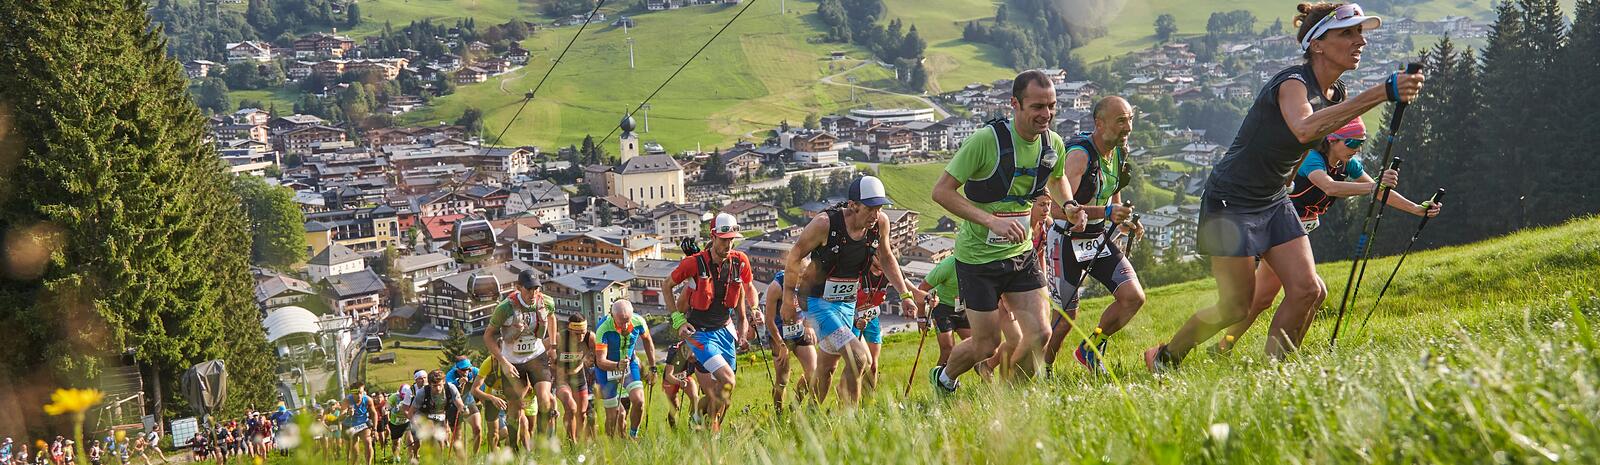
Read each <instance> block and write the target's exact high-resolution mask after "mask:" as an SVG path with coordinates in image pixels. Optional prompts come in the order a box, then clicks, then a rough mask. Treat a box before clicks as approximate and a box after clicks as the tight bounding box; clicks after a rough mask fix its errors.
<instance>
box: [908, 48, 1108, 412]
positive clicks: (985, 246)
mask: <svg viewBox="0 0 1600 465" xmlns="http://www.w3.org/2000/svg"><path fill="white" fill-rule="evenodd" d="M1055 105H1056V98H1055V88H1054V87H1053V86H1052V85H1051V82H1050V78H1049V77H1047V76H1045V74H1044V73H1042V72H1040V71H1037V70H1030V71H1025V72H1023V73H1022V74H1019V75H1017V78H1016V79H1015V80H1014V81H1013V84H1012V86H1011V108H1012V112H1013V114H1015V115H1016V118H1015V121H1016V122H1015V123H1013V122H1010V121H1007V120H996V121H993V122H991V123H990V124H989V125H987V126H986V127H984V128H982V129H979V130H978V131H977V132H975V133H973V135H972V136H971V137H969V138H967V140H966V141H964V142H962V144H961V148H960V150H958V151H957V152H956V156H955V158H954V159H953V160H951V161H950V163H949V164H948V165H946V166H945V172H944V174H943V175H941V176H940V177H939V181H938V183H937V184H935V185H934V188H933V200H934V201H936V202H938V203H939V204H940V205H942V206H944V208H945V209H946V210H949V211H950V212H951V213H954V214H956V216H959V217H961V218H962V219H964V220H965V222H964V223H963V224H962V226H961V228H960V232H958V233H957V234H956V250H955V258H956V265H955V266H956V275H957V280H956V281H957V283H958V284H959V285H960V286H961V288H960V297H961V301H962V303H964V304H965V305H966V308H967V309H968V310H969V311H968V312H967V318H968V321H969V323H971V325H972V337H971V338H970V339H967V340H964V341H961V343H960V344H958V345H956V346H955V348H954V349H952V351H951V353H950V357H949V360H948V363H947V364H946V365H945V366H942V367H941V366H936V367H934V368H933V372H932V373H931V374H930V376H929V379H930V382H932V383H933V384H934V385H935V387H937V389H936V391H938V392H941V393H951V392H955V390H956V387H957V386H958V384H957V383H956V378H958V377H960V376H961V375H962V374H963V373H966V372H967V371H968V370H971V369H972V368H973V367H974V366H975V365H977V364H978V362H979V361H980V360H983V359H985V358H988V357H990V356H991V355H990V354H992V353H993V352H994V350H995V349H997V348H999V346H1000V342H1001V340H1000V339H1001V332H1002V328H1003V325H1004V323H1005V321H1004V320H1003V319H1002V318H1003V315H1001V314H1000V313H999V312H996V310H998V309H999V308H1000V304H1001V302H1002V301H1004V302H1005V304H1006V308H1008V309H1010V310H1011V312H1012V314H1013V316H1014V317H1015V321H1016V322H1017V325H1018V327H1019V329H1020V333H1021V334H1020V335H1019V336H1020V340H1019V341H1018V344H1017V347H1016V349H1015V351H1014V352H1013V354H1011V357H1009V358H1010V360H1009V362H1010V363H1011V364H1014V365H1016V366H1017V368H1019V370H1018V373H1017V374H1018V375H1020V376H1031V375H1032V374H1034V373H1035V372H1036V371H1037V370H1038V367H1039V366H1040V362H1041V361H1042V360H1041V358H1040V357H1039V353H1040V352H1041V351H1042V350H1043V349H1044V343H1045V339H1046V337H1047V336H1048V335H1047V332H1048V329H1049V322H1048V320H1047V317H1046V315H1045V311H1046V310H1045V307H1046V298H1045V295H1044V293H1043V292H1042V291H1040V289H1042V288H1043V287H1044V285H1045V283H1044V276H1043V274H1042V273H1040V270H1039V263H1038V260H1037V257H1036V256H1035V254H1034V253H1031V252H1032V248H1033V244H1032V242H1031V241H1030V236H1031V235H1032V234H1031V229H1030V224H1029V220H1030V213H1031V210H1032V206H1033V202H1034V199H1036V198H1038V197H1039V196H1041V195H1043V194H1044V193H1045V192H1046V190H1048V191H1049V192H1050V193H1051V197H1052V198H1059V199H1064V198H1067V197H1065V194H1064V193H1065V192H1068V188H1069V186H1068V184H1067V182H1066V179H1065V178H1064V177H1056V176H1040V174H1041V173H1051V172H1054V170H1055V169H1056V165H1057V163H1056V162H1057V153H1059V152H1058V150H1059V149H1060V148H1062V147H1064V146H1063V144H1062V140H1061V136H1059V135H1056V134H1055V133H1054V132H1052V131H1050V126H1051V125H1052V124H1054V118H1055ZM963 185H964V186H965V189H963V190H964V191H965V195H962V194H961V193H957V192H956V189H958V188H962V186H963ZM1063 213H1065V214H1066V216H1068V217H1070V218H1074V219H1077V220H1078V221H1075V222H1074V223H1075V224H1082V223H1084V222H1085V221H1084V218H1086V217H1085V216H1084V215H1085V214H1084V212H1083V209H1081V208H1078V207H1077V206H1075V205H1069V206H1067V207H1066V208H1065V209H1064V210H1063Z"/></svg>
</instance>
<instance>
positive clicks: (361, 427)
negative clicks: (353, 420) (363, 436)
mask: <svg viewBox="0 0 1600 465" xmlns="http://www.w3.org/2000/svg"><path fill="white" fill-rule="evenodd" d="M366 430H367V425H356V426H352V427H350V428H349V429H346V430H344V432H345V434H349V435H355V434H356V433H360V432H362V431H366Z"/></svg>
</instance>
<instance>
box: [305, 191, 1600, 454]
mask: <svg viewBox="0 0 1600 465" xmlns="http://www.w3.org/2000/svg"><path fill="white" fill-rule="evenodd" d="M1594 237H1600V217H1589V218H1584V219H1578V220H1574V221H1573V222H1571V223H1569V224H1566V225H1563V226H1559V227H1552V228H1543V229H1535V230H1528V231H1524V232H1520V233H1517V234H1513V235H1510V236H1507V237H1503V238H1498V239H1494V240H1490V241H1485V242H1482V243H1478V244H1471V245H1466V246H1459V247H1448V248H1443V249H1438V250H1432V251H1427V252H1420V253H1417V254H1414V255H1413V256H1412V257H1411V258H1410V259H1409V260H1408V266H1407V268H1406V269H1405V270H1404V274H1403V275H1402V276H1401V277H1400V278H1399V279H1397V281H1396V283H1395V286H1394V287H1393V288H1392V289H1390V293H1389V295H1388V297H1387V300H1386V301H1385V302H1386V303H1387V305H1385V307H1384V308H1383V311H1381V312H1379V313H1378V314H1377V315H1376V316H1374V318H1373V320H1372V325H1371V327H1370V328H1369V330H1368V331H1367V332H1365V333H1361V334H1355V332H1354V331H1352V332H1351V333H1349V336H1350V337H1347V338H1346V339H1344V341H1343V343H1342V344H1341V345H1340V346H1339V349H1338V350H1337V351H1333V350H1329V349H1328V347H1327V345H1326V343H1325V342H1324V341H1326V340H1327V336H1328V331H1329V329H1330V327H1331V325H1330V324H1329V321H1330V320H1331V316H1332V315H1331V312H1324V313H1323V315H1322V316H1323V318H1321V319H1320V320H1318V321H1317V322H1316V323H1315V324H1314V325H1313V327H1312V331H1311V334H1310V335H1309V336H1308V338H1307V339H1306V341H1307V347H1306V348H1305V349H1304V350H1302V351H1301V352H1300V354H1299V355H1297V356H1296V358H1294V359H1292V360H1290V361H1287V362H1282V363H1278V362H1271V361H1267V360H1265V359H1264V357H1263V356H1262V355H1261V353H1260V348H1261V346H1262V344H1263V338H1262V336H1261V333H1262V331H1260V330H1257V331H1255V332H1252V333H1250V334H1248V335H1246V337H1245V338H1244V340H1242V341H1240V343H1239V347H1240V350H1239V352H1240V353H1237V354H1235V355H1233V356H1230V357H1218V356H1211V355H1208V354H1206V353H1204V351H1196V352H1195V353H1193V354H1192V355H1191V356H1190V358H1189V359H1188V360H1187V361H1186V362H1185V365H1184V367H1183V368H1182V370H1180V371H1179V372H1177V373H1175V374H1171V375H1165V376H1160V377H1156V376H1152V375H1150V374H1148V373H1147V372H1146V371H1145V370H1144V367H1143V363H1142V361H1141V359H1140V358H1139V352H1140V350H1141V349H1143V348H1145V347H1148V346H1151V345H1154V344H1156V343H1157V342H1159V341H1160V340H1161V338H1165V337H1167V336H1168V335H1169V334H1171V332H1172V331H1173V330H1174V329H1175V328H1176V327H1177V326H1178V325H1180V324H1181V323H1182V322H1183V321H1184V319H1186V318H1188V317H1189V316H1190V315H1191V314H1192V313H1193V312H1194V310H1195V309H1196V308H1197V307H1199V306H1202V305H1208V304H1210V303H1211V302H1213V301H1214V299H1215V291H1214V289H1213V283H1212V282H1210V281H1209V280H1202V281H1194V282H1189V283H1183V284H1177V285H1172V286H1164V287H1160V288H1156V289H1150V290H1148V295H1149V303H1148V304H1146V306H1145V308H1144V309H1143V310H1142V311H1141V313H1140V314H1139V316H1138V317H1137V318H1136V319H1135V320H1134V321H1133V323H1132V324H1131V325H1130V326H1129V327H1128V328H1127V329H1126V330H1125V331H1123V332H1122V333H1119V334H1118V335H1117V336H1116V337H1115V340H1113V341H1112V343H1111V346H1110V350H1109V356H1110V357H1109V361H1110V363H1109V367H1110V368H1111V373H1112V375H1114V376H1112V377H1093V376H1090V375H1088V374H1086V373H1085V372H1084V371H1083V370H1081V369H1078V368H1077V367H1076V366H1073V364H1072V362H1071V361H1070V358H1066V359H1065V360H1063V361H1060V362H1058V364H1057V372H1058V374H1057V376H1056V377H1054V378H1051V379H1047V380H1042V381H1040V382H1036V383H1027V384H1022V385H1010V384H1007V383H983V382H981V381H979V380H977V379H976V378H973V377H971V376H968V377H966V378H968V379H964V380H963V382H964V386H963V388H962V390H961V392H959V393H957V394H956V395H954V396H952V397H951V398H948V399H942V400H941V399H935V398H933V397H932V396H933V394H932V393H931V392H930V389H929V387H928V385H927V384H926V383H927V381H926V379H925V378H924V377H925V376H926V370H927V369H928V368H929V364H930V363H932V360H933V359H934V358H933V357H934V353H935V351H936V348H935V347H934V346H933V344H932V343H929V346H928V347H926V351H927V353H924V354H922V358H923V360H922V363H921V365H919V367H918V374H917V376H918V379H917V380H916V382H915V384H913V386H912V387H913V388H912V394H911V396H910V398H901V396H900V394H901V392H902V390H903V389H905V386H906V385H905V384H904V383H905V382H906V379H907V378H906V377H907V375H908V374H910V371H911V369H910V366H911V365H912V363H913V362H912V358H913V355H914V354H915V353H916V350H917V339H916V338H915V336H914V335H912V334H898V335H891V336H890V337H889V338H888V339H887V341H886V343H885V346H884V348H883V365H884V367H883V374H882V376H881V378H880V380H881V381H880V383H881V386H882V388H881V389H880V390H879V392H878V395H877V396H876V397H875V398H873V399H872V400H871V401H870V402H869V404H868V405H867V406H865V407H863V408H860V409H856V410H840V409H837V408H835V407H834V406H832V405H831V404H830V405H829V406H828V407H827V411H826V412H817V411H810V413H808V409H802V411H801V412H798V413H797V414H795V415H793V416H792V418H791V419H790V420H785V421H775V420H774V419H773V418H772V416H771V414H770V411H771V407H770V399H771V397H770V394H769V392H770V391H769V390H768V386H769V385H770V381H769V380H770V375H769V372H768V371H767V369H768V368H767V365H766V364H765V363H763V362H764V360H763V359H761V358H760V357H759V356H758V357H757V358H754V359H752V358H751V357H750V356H746V357H742V358H741V360H740V365H739V366H740V371H739V383H740V384H739V387H738V389H737V390H736V391H735V392H734V407H733V412H734V413H732V414H731V416H730V420H729V423H728V425H727V430H726V431H725V432H724V434H723V435H722V436H720V437H714V436H711V435H708V434H701V433H693V432H688V431H685V430H682V429H678V430H669V429H667V428H666V425H665V422H664V421H663V419H664V416H663V410H664V408H665V406H664V404H665V403H664V402H663V401H662V400H663V399H662V397H661V395H660V394H659V393H656V394H655V395H653V396H652V400H651V403H650V412H651V418H652V420H650V422H649V424H648V425H647V427H646V434H645V435H644V439H642V440H641V441H640V442H639V443H636V444H624V443H620V442H615V441H601V442H598V443H593V444H583V445H579V446H564V445H563V444H561V443H559V442H556V441H550V442H547V443H541V447H542V448H543V449H544V450H542V451H541V452H539V454H541V457H540V461H541V462H549V461H554V460H563V461H565V462H566V463H586V462H587V461H596V462H599V463H713V464H720V463H777V464H788V463H1349V462H1372V463H1413V462H1427V463H1461V462H1486V461H1489V460H1494V461H1496V462H1531V461H1540V462H1544V461H1568V462H1574V463H1594V462H1596V461H1600V428H1597V427H1596V425H1595V423H1594V421H1593V412H1595V411H1600V358H1597V357H1596V355H1595V352H1596V351H1597V350H1600V344H1597V343H1596V342H1595V339H1596V338H1597V335H1596V334H1595V329H1594V326H1592V325H1593V323H1591V322H1594V321H1596V319H1597V318H1600V295H1597V294H1596V291H1595V290H1594V289H1595V287H1596V285H1597V284H1600V278H1597V277H1596V276H1594V274H1593V270H1594V269H1596V267H1600V242H1597V241H1595V240H1594V239H1593V238H1594ZM1393 264H1394V258H1393V257H1389V258H1383V259H1378V260H1375V261H1374V262H1373V263H1372V266H1373V267H1374V269H1376V270H1380V273H1379V274H1381V271H1382V270H1388V269H1389V268H1390V267H1392V266H1393ZM1347 266H1348V264H1347V263H1330V264H1324V265H1321V266H1320V267H1319V268H1320V269H1319V272H1320V273H1321V274H1322V276H1324V277H1325V279H1327V281H1328V287H1329V288H1330V289H1333V290H1335V292H1337V290H1340V289H1342V287H1343V284H1344V283H1343V282H1342V280H1341V278H1342V277H1343V276H1344V272H1345V271H1346V270H1347ZM1368 284H1369V286H1377V285H1378V284H1377V283H1373V282H1372V281H1371V280H1369V282H1368ZM1371 292H1376V289H1368V293H1367V295H1369V296H1370V295H1372V294H1371ZM1106 303H1107V301H1106V299H1104V298H1100V299H1090V300H1088V301H1086V304H1085V306H1084V308H1085V309H1086V315H1085V318H1095V317H1097V313H1098V309H1100V308H1102V307H1103V306H1104V305H1105V304H1106ZM1368 303H1370V297H1368V298H1367V299H1364V301H1363V302H1362V304H1363V305H1357V306H1356V307H1357V308H1363V307H1364V305H1365V304H1368ZM1578 316H1582V317H1583V318H1581V319H1580V318H1578ZM1352 328H1354V327H1352ZM302 457H304V456H302ZM273 462H274V463H283V462H288V460H284V459H274V460H273ZM303 463H314V458H313V459H311V460H307V461H303Z"/></svg>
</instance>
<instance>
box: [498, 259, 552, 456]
mask: <svg viewBox="0 0 1600 465" xmlns="http://www.w3.org/2000/svg"><path fill="white" fill-rule="evenodd" d="M540 284H541V283H540V282H539V277H538V275H537V274H536V272H535V271H533V270H523V271H522V272H521V273H519V274H517V283H516V288H517V289H516V290H515V291H513V292H512V293H511V294H510V295H508V296H506V298H505V300H502V301H500V305H499V306H498V307H495V310H494V316H493V317H491V318H490V319H489V326H488V327H487V328H486V329H484V331H483V342H484V345H486V346H488V348H489V354H490V355H491V356H493V357H494V358H495V360H496V362H495V363H497V364H499V365H500V367H499V368H500V373H501V374H502V375H503V376H504V377H505V378H506V381H505V386H506V390H507V391H506V392H507V395H506V404H507V412H508V416H507V417H506V423H507V424H508V425H510V429H511V438H512V441H511V448H512V450H522V447H523V446H524V445H525V444H523V441H522V437H523V436H522V434H521V430H522V421H520V420H518V419H515V418H512V417H513V416H523V415H525V413H526V412H525V411H524V410H523V404H522V401H523V398H525V397H527V395H528V391H529V388H530V387H531V388H532V390H533V392H534V395H536V396H537V400H538V404H537V408H538V412H539V413H541V414H542V415H540V416H541V417H549V419H550V420H554V419H555V398H554V397H553V396H551V394H550V383H551V381H552V380H553V379H555V375H554V373H553V371H554V370H552V368H551V364H550V361H551V359H552V358H553V357H551V356H550V355H549V354H547V353H546V352H547V350H546V348H547V347H550V346H552V345H554V344H555V334H554V333H555V331H554V329H553V328H555V324H556V319H555V303H554V301H553V299H550V298H547V297H545V295H544V293H542V292H540V291H539V288H540ZM545 412H549V413H545ZM535 421H537V422H538V423H537V424H536V425H537V426H538V427H539V428H540V429H541V430H547V429H548V428H549V426H551V425H549V424H548V423H549V422H547V421H545V420H544V418H539V419H537V420H535V419H532V418H530V419H528V422H529V423H534V422H535Z"/></svg>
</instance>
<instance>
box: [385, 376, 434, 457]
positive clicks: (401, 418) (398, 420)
mask: <svg viewBox="0 0 1600 465" xmlns="http://www.w3.org/2000/svg"><path fill="white" fill-rule="evenodd" d="M427 376H428V373H427V372H425V371H422V370H417V372H416V373H414V374H413V375H412V377H413V379H414V381H413V382H414V383H415V384H416V385H422V384H423V383H422V381H423V380H426V379H427ZM412 386H413V385H412V384H406V385H402V386H400V389H397V390H395V392H394V394H390V395H389V402H388V403H389V440H390V442H389V456H391V457H394V458H395V459H396V460H398V459H399V457H400V443H401V442H406V441H407V440H408V438H409V444H407V447H408V448H409V449H410V450H411V453H412V455H415V454H416V446H417V444H416V439H415V438H412V437H411V435H410V434H407V433H408V432H409V431H410V429H411V415H407V414H406V413H405V408H406V406H407V405H409V404H410V403H411V396H412V395H413V393H414V392H415V391H413V389H414V388H413V387H412Z"/></svg>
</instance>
